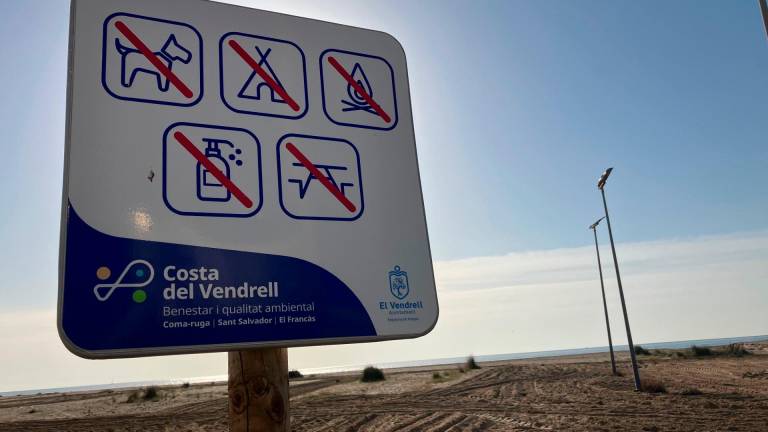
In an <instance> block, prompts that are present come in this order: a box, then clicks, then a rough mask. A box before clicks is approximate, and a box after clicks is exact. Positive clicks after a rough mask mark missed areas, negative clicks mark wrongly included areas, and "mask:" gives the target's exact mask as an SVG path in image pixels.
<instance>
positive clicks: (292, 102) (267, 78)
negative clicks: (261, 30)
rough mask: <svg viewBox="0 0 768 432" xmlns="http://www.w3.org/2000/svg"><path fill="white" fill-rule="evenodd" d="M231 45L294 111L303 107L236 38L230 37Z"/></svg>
mask: <svg viewBox="0 0 768 432" xmlns="http://www.w3.org/2000/svg"><path fill="white" fill-rule="evenodd" d="M229 46H230V47H232V49H233V50H235V52H236V53H237V55H239V56H240V58H242V59H243V61H245V62H246V63H248V66H250V67H251V69H253V70H254V71H255V72H256V73H257V74H259V76H260V77H261V79H263V80H264V82H265V83H267V85H268V86H269V87H270V88H271V89H272V90H274V91H276V92H277V94H279V95H280V97H281V98H283V100H284V101H285V102H286V103H288V106H290V107H291V109H293V110H294V111H298V110H299V109H301V108H300V107H299V104H297V103H296V101H295V100H293V98H292V97H291V96H290V95H288V92H287V91H285V89H284V88H283V87H282V86H281V85H280V84H278V83H277V81H275V80H273V79H272V77H271V76H269V74H268V73H266V72H265V71H264V69H263V68H262V67H261V66H259V62H257V61H256V60H254V58H253V57H251V55H250V54H248V53H247V52H246V51H245V50H244V49H243V47H242V46H240V44H239V43H237V41H236V40H234V39H230V40H229Z"/></svg>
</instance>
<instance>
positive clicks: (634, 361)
mask: <svg viewBox="0 0 768 432" xmlns="http://www.w3.org/2000/svg"><path fill="white" fill-rule="evenodd" d="M611 171H613V168H608V169H607V170H605V172H604V173H603V175H601V176H600V179H599V180H598V181H597V188H598V189H600V194H601V195H602V196H603V208H604V209H605V222H606V223H607V224H608V238H609V239H610V240H611V252H612V253H613V265H614V267H615V268H616V281H617V282H618V284H619V298H620V299H621V311H622V312H623V313H624V327H626V329H627V344H628V345H629V356H630V358H631V359H632V373H633V374H634V376H635V390H638V391H639V390H640V371H639V370H638V369H637V356H636V355H635V344H634V343H633V342H632V330H631V329H630V328H629V316H628V315H627V304H626V302H625V301H624V289H623V288H622V286H621V275H620V274H619V260H618V258H616V247H615V246H614V244H613V231H611V218H610V217H609V216H608V204H607V203H606V201H605V182H606V181H607V180H608V176H610V175H611Z"/></svg>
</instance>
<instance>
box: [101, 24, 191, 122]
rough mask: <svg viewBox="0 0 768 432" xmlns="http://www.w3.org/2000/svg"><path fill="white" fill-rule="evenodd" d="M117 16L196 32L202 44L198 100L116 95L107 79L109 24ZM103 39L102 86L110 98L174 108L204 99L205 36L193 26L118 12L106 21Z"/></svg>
mask: <svg viewBox="0 0 768 432" xmlns="http://www.w3.org/2000/svg"><path fill="white" fill-rule="evenodd" d="M116 16H127V17H132V18H140V19H145V20H148V21H156V22H161V23H166V24H173V25H180V26H182V27H187V28H189V29H191V30H192V31H193V32H195V34H196V35H197V40H198V42H199V43H200V53H199V56H200V94H199V95H197V98H196V99H195V100H193V101H191V102H189V103H182V102H168V101H159V100H155V99H142V98H134V97H128V96H120V95H118V94H115V93H114V92H113V91H112V90H111V89H110V88H109V85H107V77H106V71H107V23H109V22H110V21H111V20H112V18H114V17H116ZM101 39H102V42H101V85H102V87H104V90H106V91H107V93H109V94H110V96H112V97H114V98H116V99H121V100H127V101H133V102H145V103H153V104H159V105H173V106H182V107H188V106H193V105H196V104H197V103H198V102H200V100H201V99H202V98H203V93H204V87H205V79H204V77H203V69H204V68H203V60H204V59H203V36H202V35H200V32H199V31H197V29H196V28H194V27H192V26H191V25H189V24H186V23H183V22H178V21H170V20H165V19H161V18H153V17H148V16H143V15H137V14H132V13H127V12H116V13H113V14H112V15H110V16H108V17H107V18H106V19H105V20H104V25H103V30H102V36H101Z"/></svg>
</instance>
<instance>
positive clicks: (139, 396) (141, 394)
mask: <svg viewBox="0 0 768 432" xmlns="http://www.w3.org/2000/svg"><path fill="white" fill-rule="evenodd" d="M159 397H160V394H159V392H158V389H157V387H155V386H149V387H147V388H145V389H143V390H136V391H133V392H131V394H129V395H128V398H127V399H126V400H125V402H126V403H135V402H141V401H156V400H157V399H158V398H159Z"/></svg>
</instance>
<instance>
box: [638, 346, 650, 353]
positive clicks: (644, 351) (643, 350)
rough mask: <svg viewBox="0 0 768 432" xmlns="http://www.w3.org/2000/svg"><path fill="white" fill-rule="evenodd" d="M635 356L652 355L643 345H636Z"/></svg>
mask: <svg viewBox="0 0 768 432" xmlns="http://www.w3.org/2000/svg"><path fill="white" fill-rule="evenodd" d="M635 355H651V352H650V351H648V350H647V349H645V348H643V347H642V346H641V345H635Z"/></svg>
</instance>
